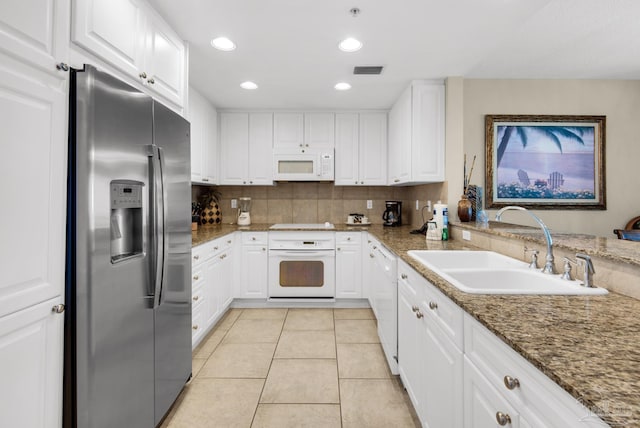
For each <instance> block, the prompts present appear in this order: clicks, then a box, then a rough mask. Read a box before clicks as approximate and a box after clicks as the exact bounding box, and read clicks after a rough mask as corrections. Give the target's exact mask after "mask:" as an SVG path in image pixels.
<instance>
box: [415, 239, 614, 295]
mask: <svg viewBox="0 0 640 428" xmlns="http://www.w3.org/2000/svg"><path fill="white" fill-rule="evenodd" d="M408 254H409V256H411V257H412V258H413V259H415V260H417V261H418V262H420V263H421V264H422V265H424V266H425V267H427V268H428V269H430V270H432V271H434V272H435V273H437V274H438V275H440V276H441V277H442V278H443V279H445V280H446V281H448V282H449V283H451V285H453V286H454V287H456V288H457V289H458V290H460V291H463V292H465V293H470V294H545V295H546V294H557V295H602V294H607V293H608V291H607V290H606V289H604V288H598V287H584V286H583V285H581V282H580V281H576V280H564V279H561V278H560V275H548V274H543V273H542V272H540V271H539V270H536V269H530V268H529V265H528V264H527V263H525V262H522V261H520V260H517V259H514V258H511V257H507V256H503V255H502V254H498V253H495V252H492V251H467V250H461V251H454V250H447V251H436V250H433V251H432V250H419V251H409V252H408Z"/></svg>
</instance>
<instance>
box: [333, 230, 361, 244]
mask: <svg viewBox="0 0 640 428" xmlns="http://www.w3.org/2000/svg"><path fill="white" fill-rule="evenodd" d="M361 242H362V233H361V232H338V233H336V245H360V243H361Z"/></svg>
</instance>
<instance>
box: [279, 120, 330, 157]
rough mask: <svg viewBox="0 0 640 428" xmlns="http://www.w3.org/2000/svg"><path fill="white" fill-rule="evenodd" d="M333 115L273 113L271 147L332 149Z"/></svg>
mask: <svg viewBox="0 0 640 428" xmlns="http://www.w3.org/2000/svg"><path fill="white" fill-rule="evenodd" d="M334 120H335V114H334V113H275V114H274V115H273V147H276V148H279V149H280V148H289V149H291V148H295V149H304V148H314V149H325V148H326V149H333V147H334V144H335V131H334V126H335V125H334Z"/></svg>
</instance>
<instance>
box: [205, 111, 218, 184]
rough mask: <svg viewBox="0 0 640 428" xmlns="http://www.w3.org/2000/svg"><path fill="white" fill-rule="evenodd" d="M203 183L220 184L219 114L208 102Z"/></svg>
mask: <svg viewBox="0 0 640 428" xmlns="http://www.w3.org/2000/svg"><path fill="white" fill-rule="evenodd" d="M202 120H203V121H204V127H203V128H204V133H203V136H204V138H203V141H202V144H203V146H204V147H203V153H204V155H203V159H202V160H203V162H204V164H203V165H202V181H204V182H205V183H212V184H218V114H217V112H216V109H215V108H214V107H213V106H212V105H211V104H209V102H208V101H207V103H206V108H205V109H204V115H203V117H202Z"/></svg>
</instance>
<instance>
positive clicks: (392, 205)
mask: <svg viewBox="0 0 640 428" xmlns="http://www.w3.org/2000/svg"><path fill="white" fill-rule="evenodd" d="M385 205H386V206H387V209H386V210H384V213H383V214H382V220H384V223H382V224H383V225H384V226H400V225H401V224H402V202H401V201H385Z"/></svg>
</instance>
